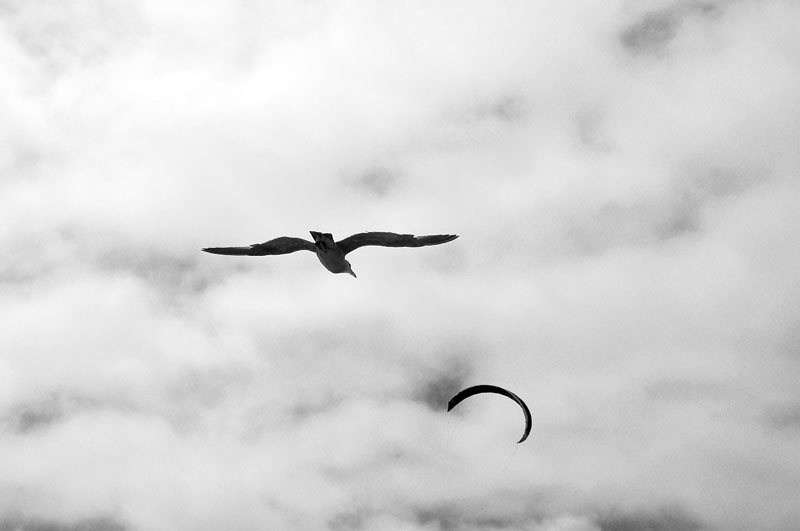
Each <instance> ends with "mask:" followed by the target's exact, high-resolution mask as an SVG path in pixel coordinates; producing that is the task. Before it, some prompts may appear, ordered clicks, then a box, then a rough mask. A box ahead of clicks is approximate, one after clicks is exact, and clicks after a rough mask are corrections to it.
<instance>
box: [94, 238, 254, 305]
mask: <svg viewBox="0 0 800 531" xmlns="http://www.w3.org/2000/svg"><path fill="white" fill-rule="evenodd" d="M202 258H203V253H201V251H200V249H199V248H198V249H196V250H187V251H186V252H185V253H184V254H178V253H175V254H172V253H165V252H163V251H161V250H159V249H156V248H146V247H141V246H124V245H117V246H108V247H106V248H105V250H104V251H103V252H102V253H101V254H98V255H97V256H96V257H95V263H96V264H97V265H98V266H99V267H100V268H101V269H105V270H109V271H117V272H129V273H131V274H133V275H135V276H137V277H139V278H141V279H142V280H143V281H145V282H146V283H148V284H151V285H153V286H155V287H156V288H157V289H158V291H159V292H161V293H163V294H164V295H165V296H171V297H177V296H178V295H183V296H185V295H187V294H188V295H197V294H200V293H203V292H205V291H206V290H207V289H208V288H210V287H212V286H213V285H215V284H216V283H218V282H220V281H222V279H223V278H224V277H225V275H223V274H222V270H221V269H220V270H217V269H216V268H217V267H218V268H225V270H226V271H228V270H231V269H234V270H239V271H242V270H247V269H249V266H248V265H246V264H244V263H241V262H237V261H215V262H211V264H212V266H213V267H215V269H213V270H212V269H209V268H205V267H202V264H201V260H202Z"/></svg>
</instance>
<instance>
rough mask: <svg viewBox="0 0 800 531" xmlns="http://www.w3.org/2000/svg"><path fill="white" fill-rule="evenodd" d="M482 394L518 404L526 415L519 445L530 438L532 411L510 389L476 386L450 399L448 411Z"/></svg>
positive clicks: (494, 386)
mask: <svg viewBox="0 0 800 531" xmlns="http://www.w3.org/2000/svg"><path fill="white" fill-rule="evenodd" d="M481 393H495V394H498V395H503V396H507V397H508V398H510V399H511V400H513V401H514V402H516V403H517V404H519V407H521V408H522V413H523V414H524V415H525V432H524V433H523V434H522V439H520V440H518V441H517V443H521V442H522V441H524V440H525V439H527V438H528V434H530V432H531V410H530V409H528V406H527V405H526V404H525V402H523V401H522V399H521V398H520V397H518V396H517V395H515V394H514V393H512V392H511V391H509V390H508V389H503V388H502V387H497V386H496V385H474V386H472V387H467V388H466V389H464V390H462V391H459V392H458V393H457V394H456V396H454V397H453V398H451V399H450V401H449V402H448V403H447V411H450V410H451V409H453V408H454V407H456V406H457V405H458V404H460V403H461V401H462V400H465V399H467V398H469V397H471V396H472V395H477V394H481Z"/></svg>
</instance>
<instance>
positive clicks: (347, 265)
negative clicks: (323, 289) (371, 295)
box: [344, 260, 358, 278]
mask: <svg viewBox="0 0 800 531" xmlns="http://www.w3.org/2000/svg"><path fill="white" fill-rule="evenodd" d="M344 272H345V273H347V274H350V275H353V277H355V278H358V277H356V274H355V273H353V268H352V267H350V262H348V261H347V260H345V261H344Z"/></svg>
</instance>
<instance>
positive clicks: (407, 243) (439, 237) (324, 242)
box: [203, 230, 458, 277]
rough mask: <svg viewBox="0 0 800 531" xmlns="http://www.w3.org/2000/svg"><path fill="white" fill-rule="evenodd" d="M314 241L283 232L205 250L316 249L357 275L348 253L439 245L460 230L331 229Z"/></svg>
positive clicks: (334, 268)
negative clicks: (341, 232)
mask: <svg viewBox="0 0 800 531" xmlns="http://www.w3.org/2000/svg"><path fill="white" fill-rule="evenodd" d="M309 232H310V233H311V237H312V238H314V241H313V242H310V241H308V240H304V239H303V238H293V237H291V236H281V237H279V238H275V239H274V240H269V241H267V242H264V243H254V244H253V245H250V246H249V247H206V248H204V249H203V251H205V252H207V253H213V254H227V255H238V256H266V255H272V254H289V253H293V252H295V251H312V252H314V253H316V254H317V258H319V261H320V262H322V265H323V266H325V269H327V270H328V271H330V272H331V273H347V274H349V275H353V276H354V277H355V276H356V274H355V273H353V268H352V267H350V262H348V261H347V260H345V259H344V257H345V255H346V254H347V253H350V252H352V251H355V250H356V249H358V248H359V247H364V246H365V245H380V246H381V247H424V246H426V245H439V244H440V243H447V242H451V241H453V240H455V239H456V238H458V235H456V234H436V235H432V236H414V235H413V234H395V233H394V232H360V233H358V234H353V235H352V236H348V237H347V238H345V239H344V240H339V241H338V242H337V241H335V240H334V239H333V235H332V234H330V233H327V232H316V231H313V230H312V231H309Z"/></svg>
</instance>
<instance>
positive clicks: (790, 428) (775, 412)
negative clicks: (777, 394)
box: [763, 403, 800, 434]
mask: <svg viewBox="0 0 800 531" xmlns="http://www.w3.org/2000/svg"><path fill="white" fill-rule="evenodd" d="M763 421H764V423H765V424H766V426H767V427H768V428H769V429H772V430H776V431H780V432H787V433H788V432H793V433H797V434H800V403H798V404H784V405H780V406H773V407H770V408H768V409H767V410H766V412H765V413H764V415H763Z"/></svg>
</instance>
